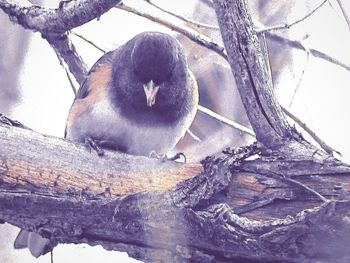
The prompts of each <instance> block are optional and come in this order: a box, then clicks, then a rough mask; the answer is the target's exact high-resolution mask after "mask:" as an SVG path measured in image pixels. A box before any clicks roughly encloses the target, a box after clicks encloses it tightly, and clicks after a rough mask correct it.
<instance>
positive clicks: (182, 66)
mask: <svg viewBox="0 0 350 263" xmlns="http://www.w3.org/2000/svg"><path fill="white" fill-rule="evenodd" d="M197 104H198V87H197V82H196V80H195V78H194V76H193V74H192V73H191V71H190V70H189V68H188V66H187V62H186V58H185V55H184V52H183V49H182V47H181V45H180V43H179V42H178V41H177V40H176V39H174V38H173V37H171V36H170V35H167V34H163V33H159V32H145V33H141V34H139V35H137V36H136V37H134V38H133V39H131V40H129V41H128V42H127V43H126V44H124V45H123V46H121V47H119V48H117V49H116V50H113V51H111V52H108V53H106V54H105V55H103V56H102V57H101V58H100V59H99V60H98V61H97V62H96V63H95V65H94V66H93V67H92V68H91V70H90V72H89V73H88V75H87V77H86V80H85V81H84V83H83V84H82V86H81V88H80V89H79V91H78V93H77V95H76V98H75V100H74V102H73V105H72V107H71V109H70V112H69V115H68V119H67V126H66V133H65V137H66V138H67V139H69V140H73V141H76V142H80V143H86V142H89V143H92V144H97V145H98V146H99V147H102V148H108V149H112V150H117V151H121V152H125V153H130V154H134V155H144V156H149V155H150V154H151V153H152V152H154V153H156V154H157V155H165V154H166V153H167V152H168V151H170V150H171V149H172V148H173V147H174V146H175V145H176V143H177V142H178V141H179V140H180V139H181V138H182V137H183V136H184V134H185V133H186V131H187V129H188V128H189V127H190V125H191V123H192V121H193V119H194V116H195V114H196V111H197ZM27 246H28V247H29V249H30V250H31V252H32V254H33V255H34V256H36V257H38V256H40V255H41V254H43V253H46V252H47V251H49V250H50V249H51V248H50V246H49V240H48V239H44V238H41V237H40V236H39V235H38V234H35V233H29V232H28V231H23V230H22V231H21V232H20V234H19V235H18V237H17V239H16V241H15V247H16V248H23V247H27Z"/></svg>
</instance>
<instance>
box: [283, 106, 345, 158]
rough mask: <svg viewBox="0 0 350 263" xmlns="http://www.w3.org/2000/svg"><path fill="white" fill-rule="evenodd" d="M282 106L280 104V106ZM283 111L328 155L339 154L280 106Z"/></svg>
mask: <svg viewBox="0 0 350 263" xmlns="http://www.w3.org/2000/svg"><path fill="white" fill-rule="evenodd" d="M281 107H282V106H281ZM282 110H283V112H284V113H285V114H286V115H287V116H288V117H289V118H291V119H292V120H293V121H295V122H296V123H297V124H298V125H299V126H300V127H301V128H303V129H304V130H305V131H306V132H307V133H308V134H309V135H310V136H311V137H312V138H313V139H314V140H315V141H316V142H317V143H318V144H319V145H320V146H321V148H322V149H323V150H325V151H326V152H327V153H328V154H329V155H332V156H333V153H337V154H339V155H340V156H342V155H341V153H340V152H339V151H337V150H334V149H333V148H332V147H330V146H329V145H327V144H326V143H325V142H324V141H323V140H322V139H321V138H320V137H318V136H317V134H316V133H315V132H314V131H312V130H311V129H310V128H309V127H308V126H307V125H306V124H305V123H304V122H302V121H301V120H300V119H299V118H298V117H296V116H295V115H294V114H292V113H291V112H290V111H288V110H287V109H286V108H284V107H282Z"/></svg>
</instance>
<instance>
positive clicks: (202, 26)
mask: <svg viewBox="0 0 350 263" xmlns="http://www.w3.org/2000/svg"><path fill="white" fill-rule="evenodd" d="M145 1H146V2H147V3H148V4H150V5H152V6H153V7H155V8H157V9H159V10H160V11H162V12H164V13H166V14H169V15H171V16H174V17H176V18H178V19H180V20H182V21H184V22H186V23H189V24H191V25H192V26H195V27H197V28H204V29H210V30H220V29H219V27H218V26H214V25H210V24H206V23H201V22H198V21H194V20H192V19H190V18H187V17H184V16H182V15H179V14H175V13H173V12H171V11H168V10H166V9H164V8H162V7H160V6H158V5H156V4H154V3H153V2H151V1H150V0H145Z"/></svg>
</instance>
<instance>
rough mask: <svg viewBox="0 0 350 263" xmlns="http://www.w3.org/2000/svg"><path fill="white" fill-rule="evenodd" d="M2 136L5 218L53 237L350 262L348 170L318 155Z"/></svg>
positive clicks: (21, 133)
mask: <svg viewBox="0 0 350 263" xmlns="http://www.w3.org/2000/svg"><path fill="white" fill-rule="evenodd" d="M0 138H1V144H2V145H6V147H1V149H0V160H1V165H0V182H1V183H0V218H1V219H2V220H4V221H6V222H9V223H11V224H14V225H16V226H19V227H21V228H24V229H28V230H31V231H36V232H38V233H40V234H41V235H43V236H45V237H48V238H51V239H52V241H53V243H57V242H64V243H81V242H85V243H89V244H91V245H95V244H102V245H103V246H104V247H106V248H107V249H117V250H122V251H127V252H128V253H129V255H131V256H133V257H135V258H138V259H141V260H144V261H146V262H159V261H161V262H184V261H190V262H197V261H199V260H201V261H202V262H232V261H239V262H244V260H247V262H249V261H255V260H265V261H270V262H276V261H281V262H303V261H307V260H308V259H310V258H312V259H313V260H315V262H316V261H317V260H326V261H325V262H327V260H330V259H332V262H346V261H347V260H348V259H349V256H350V255H349V253H348V249H347V245H346V244H347V242H346V241H348V240H349V231H350V224H349V220H348V216H349V206H350V203H349V202H348V201H335V200H339V199H342V200H346V199H348V198H349V189H350V177H349V176H348V175H349V174H350V167H349V166H348V165H345V164H342V163H340V162H339V161H337V160H335V159H332V158H329V157H328V156H327V155H325V154H323V153H322V152H316V153H315V154H314V155H313V156H310V157H309V159H306V158H305V156H303V155H301V156H295V157H293V158H291V157H289V156H285V158H280V157H279V158H276V157H275V155H274V154H275V153H273V152H268V155H266V152H265V151H266V148H264V147H262V146H259V145H258V144H254V145H252V146H249V147H246V148H242V149H238V150H234V151H233V150H226V151H225V152H224V153H223V154H222V155H221V156H218V157H208V158H207V159H205V160H204V161H203V162H202V165H201V166H200V165H195V164H177V163H172V162H162V161H159V160H150V159H148V158H144V157H135V156H127V155H124V154H118V153H113V152H107V153H106V156H105V157H98V156H97V154H94V153H89V152H88V151H87V150H85V149H84V147H83V146H78V145H74V144H72V143H69V142H66V141H63V140H61V139H56V138H52V137H46V136H43V135H40V134H37V133H35V132H32V131H30V130H25V129H22V128H16V127H9V126H5V125H1V126H0ZM18 144H20V145H21V147H18ZM304 146H305V148H306V149H308V148H310V149H311V148H313V146H311V145H309V144H307V143H304ZM298 147H299V146H298ZM276 154H277V153H276ZM278 154H280V153H279V152H278ZM194 176H195V177H194ZM290 176H293V177H294V178H295V179H297V180H298V182H300V183H302V185H300V184H297V183H295V182H294V181H289V177H290ZM186 179H187V180H186ZM182 180H184V181H182ZM179 181H182V182H180V183H178V184H177V185H176V183H177V182H179ZM175 185H176V186H175ZM304 186H307V187H311V188H313V189H314V190H316V191H318V193H319V194H321V195H323V196H324V198H327V199H328V200H331V199H333V200H334V201H327V202H323V201H322V200H320V198H319V196H318V195H315V194H314V193H313V192H312V191H309V190H308V189H307V188H305V187H304ZM335 256H337V258H338V261H337V260H334V257H335ZM321 262H322V261H321Z"/></svg>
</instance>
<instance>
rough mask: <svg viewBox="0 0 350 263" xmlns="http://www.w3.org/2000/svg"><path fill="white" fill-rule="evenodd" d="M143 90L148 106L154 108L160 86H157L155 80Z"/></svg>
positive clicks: (145, 85) (144, 86)
mask: <svg viewBox="0 0 350 263" xmlns="http://www.w3.org/2000/svg"><path fill="white" fill-rule="evenodd" d="M143 90H144V91H145V94H146V99H147V106H148V107H152V106H153V105H154V103H156V96H157V93H158V90H159V86H156V85H155V84H154V82H153V80H150V81H149V82H148V83H147V84H144V85H143Z"/></svg>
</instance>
